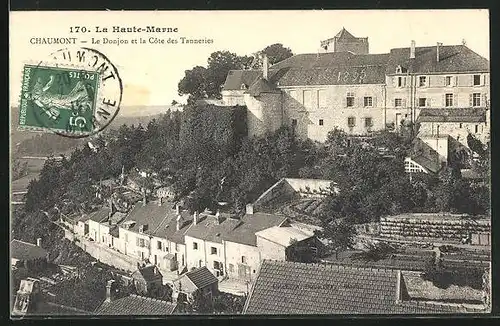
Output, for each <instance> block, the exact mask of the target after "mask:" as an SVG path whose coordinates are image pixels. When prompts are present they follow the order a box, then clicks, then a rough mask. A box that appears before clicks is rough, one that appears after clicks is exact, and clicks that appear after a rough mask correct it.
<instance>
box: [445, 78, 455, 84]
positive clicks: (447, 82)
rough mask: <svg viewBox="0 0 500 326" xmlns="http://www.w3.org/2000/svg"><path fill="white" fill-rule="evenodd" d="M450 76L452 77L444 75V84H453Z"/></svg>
mask: <svg viewBox="0 0 500 326" xmlns="http://www.w3.org/2000/svg"><path fill="white" fill-rule="evenodd" d="M452 78H453V77H451V76H446V77H445V85H446V86H453V79H452Z"/></svg>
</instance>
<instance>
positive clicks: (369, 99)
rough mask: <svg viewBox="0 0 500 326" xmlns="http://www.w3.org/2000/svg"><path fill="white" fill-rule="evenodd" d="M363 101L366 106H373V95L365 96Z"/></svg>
mask: <svg viewBox="0 0 500 326" xmlns="http://www.w3.org/2000/svg"><path fill="white" fill-rule="evenodd" d="M363 102H364V105H365V107H367V106H373V98H372V97H371V96H365V98H364V100H363Z"/></svg>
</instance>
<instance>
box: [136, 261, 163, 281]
mask: <svg viewBox="0 0 500 326" xmlns="http://www.w3.org/2000/svg"><path fill="white" fill-rule="evenodd" d="M134 275H141V276H142V277H143V278H144V279H145V280H146V282H150V281H154V280H156V279H158V278H161V277H162V275H161V273H160V270H159V269H158V267H156V266H155V265H149V266H145V267H141V268H139V269H138V270H136V271H135V272H134V273H133V274H132V276H134Z"/></svg>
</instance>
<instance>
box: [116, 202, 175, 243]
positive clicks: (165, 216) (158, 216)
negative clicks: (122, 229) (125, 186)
mask: <svg viewBox="0 0 500 326" xmlns="http://www.w3.org/2000/svg"><path fill="white" fill-rule="evenodd" d="M172 205H173V204H172V203H171V202H164V203H162V205H161V206H159V205H158V202H156V201H150V202H148V203H146V205H145V206H144V205H143V204H142V202H138V203H137V204H135V206H134V208H132V210H131V211H130V212H129V213H128V215H127V217H126V218H125V219H124V220H123V222H122V223H120V225H121V226H123V225H124V223H126V222H128V221H134V222H135V224H133V225H132V226H131V227H130V228H128V230H130V231H133V232H137V233H139V227H140V226H141V225H147V226H148V227H147V229H146V230H145V231H144V232H143V233H144V234H149V235H155V232H157V231H158V230H159V227H161V226H162V225H165V224H166V223H168V222H169V221H170V220H171V219H172V218H174V215H175V213H174V214H172V212H175V211H173V209H172Z"/></svg>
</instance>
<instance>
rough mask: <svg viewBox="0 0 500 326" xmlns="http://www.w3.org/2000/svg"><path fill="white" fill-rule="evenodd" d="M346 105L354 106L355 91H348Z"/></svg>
mask: <svg viewBox="0 0 500 326" xmlns="http://www.w3.org/2000/svg"><path fill="white" fill-rule="evenodd" d="M346 106H347V107H353V106H354V93H347V97H346Z"/></svg>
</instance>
